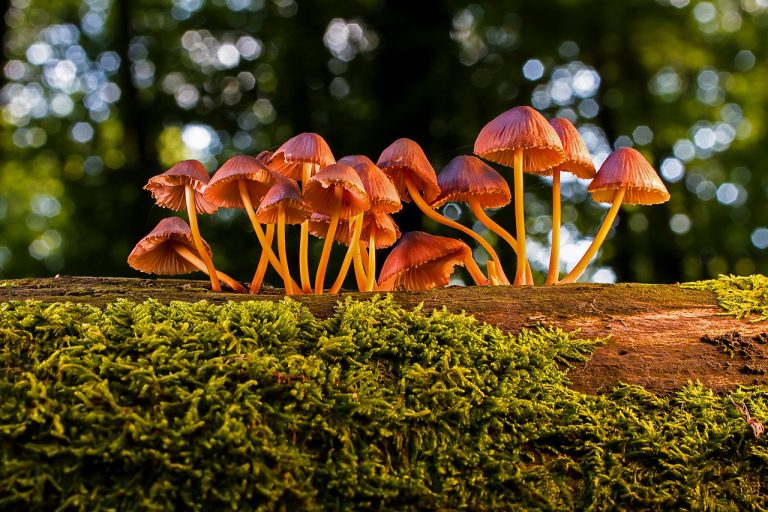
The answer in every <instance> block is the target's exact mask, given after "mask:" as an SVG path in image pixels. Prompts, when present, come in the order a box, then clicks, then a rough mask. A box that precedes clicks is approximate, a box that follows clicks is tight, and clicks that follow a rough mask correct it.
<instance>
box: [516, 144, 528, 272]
mask: <svg viewBox="0 0 768 512" xmlns="http://www.w3.org/2000/svg"><path fill="white" fill-rule="evenodd" d="M514 158H515V160H514V189H515V230H516V232H517V272H516V273H515V283H514V284H515V285H523V284H525V267H526V263H527V261H528V260H527V256H526V253H525V210H524V209H523V150H522V149H516V150H515V155H514Z"/></svg>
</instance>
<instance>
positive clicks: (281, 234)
mask: <svg viewBox="0 0 768 512" xmlns="http://www.w3.org/2000/svg"><path fill="white" fill-rule="evenodd" d="M277 208H278V209H277V251H278V252H279V253H280V266H281V268H282V269H283V283H284V286H285V293H286V294H288V295H293V286H292V281H293V279H291V272H290V270H288V256H287V255H286V253H285V206H283V204H282V203H281V204H280V205H279V206H278V207H277Z"/></svg>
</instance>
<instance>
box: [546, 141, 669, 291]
mask: <svg viewBox="0 0 768 512" xmlns="http://www.w3.org/2000/svg"><path fill="white" fill-rule="evenodd" d="M587 190H588V191H589V192H591V193H592V199H593V200H594V201H597V202H599V203H610V204H611V208H610V209H609V210H608V213H606V214H605V218H604V219H603V223H602V224H601V225H600V229H598V231H597V234H596V235H595V239H594V240H592V244H590V246H589V248H587V251H586V252H585V253H584V256H582V258H581V259H580V260H579V262H578V263H577V264H576V266H575V267H574V268H573V270H571V271H570V272H569V273H568V275H566V276H565V277H564V278H563V279H561V280H560V281H559V282H558V284H564V283H573V282H574V281H576V280H577V279H578V278H579V276H581V274H582V272H584V269H586V268H587V265H589V262H590V260H591V259H592V258H593V257H594V255H595V254H596V253H597V250H598V249H599V248H600V245H602V243H603V241H604V240H605V237H606V236H607V235H608V231H610V229H611V226H612V225H613V221H614V220H615V219H616V214H617V213H618V212H619V207H620V206H621V204H622V203H626V204H660V203H665V202H667V201H669V192H668V191H667V187H665V186H664V183H663V182H662V181H661V178H659V175H658V174H656V171H655V170H654V168H653V167H651V164H649V163H648V160H646V159H645V157H643V155H642V154H640V152H639V151H637V150H636V149H632V148H619V149H617V150H616V151H614V152H613V153H611V154H610V155H609V156H608V158H607V159H606V160H605V162H603V165H601V166H600V170H599V171H597V174H596V175H595V179H593V180H592V183H590V184H589V187H588V188H587Z"/></svg>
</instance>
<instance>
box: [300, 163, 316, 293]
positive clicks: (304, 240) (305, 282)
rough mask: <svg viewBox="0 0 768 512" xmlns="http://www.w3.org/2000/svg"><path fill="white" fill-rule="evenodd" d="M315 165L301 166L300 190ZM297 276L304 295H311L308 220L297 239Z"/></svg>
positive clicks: (304, 185) (305, 183)
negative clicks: (298, 275)
mask: <svg viewBox="0 0 768 512" xmlns="http://www.w3.org/2000/svg"><path fill="white" fill-rule="evenodd" d="M314 167H315V164H309V163H305V164H302V166H301V189H302V191H303V190H304V188H305V187H306V186H307V182H308V181H309V178H311V177H312V171H313V170H314ZM299 274H300V277H299V278H300V279H301V289H302V290H303V291H304V293H312V282H311V281H310V279H309V219H307V220H305V221H304V222H302V223H301V237H300V238H299Z"/></svg>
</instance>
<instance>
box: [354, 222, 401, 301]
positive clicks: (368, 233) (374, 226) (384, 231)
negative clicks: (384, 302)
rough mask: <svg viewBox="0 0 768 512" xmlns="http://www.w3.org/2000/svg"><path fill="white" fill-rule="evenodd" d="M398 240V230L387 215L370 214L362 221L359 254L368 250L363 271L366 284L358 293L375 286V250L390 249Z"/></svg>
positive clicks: (371, 289)
mask: <svg viewBox="0 0 768 512" xmlns="http://www.w3.org/2000/svg"><path fill="white" fill-rule="evenodd" d="M398 238H400V230H399V229H398V228H397V224H395V221H394V220H393V219H392V216H391V215H389V214H388V213H372V214H370V215H366V216H365V218H364V220H363V231H362V233H361V234H360V245H361V252H362V251H364V250H365V249H366V248H367V250H368V257H367V260H368V268H367V270H366V271H365V275H366V282H365V287H364V289H361V290H360V291H366V292H370V291H373V289H374V287H375V286H376V249H385V248H387V247H391V246H392V245H394V243H395V242H396V241H397V239H398Z"/></svg>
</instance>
